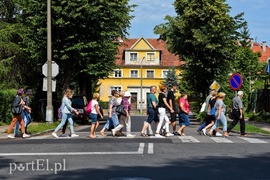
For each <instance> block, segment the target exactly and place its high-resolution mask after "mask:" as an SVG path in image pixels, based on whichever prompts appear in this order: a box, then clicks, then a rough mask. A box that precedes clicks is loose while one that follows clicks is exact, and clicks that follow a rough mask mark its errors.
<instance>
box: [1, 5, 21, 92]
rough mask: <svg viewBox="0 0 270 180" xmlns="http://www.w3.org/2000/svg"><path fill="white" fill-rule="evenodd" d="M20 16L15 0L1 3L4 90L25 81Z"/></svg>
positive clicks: (15, 86)
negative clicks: (20, 44)
mask: <svg viewBox="0 0 270 180" xmlns="http://www.w3.org/2000/svg"><path fill="white" fill-rule="evenodd" d="M19 16H20V9H19V8H18V6H17V5H16V3H15V2H14V1H13V0H1V1H0V81H1V84H0V86H1V88H3V89H6V88H17V87H18V86H19V85H23V84H24V81H25V80H24V79H23V76H22V74H23V72H24V68H22V64H23V61H24V59H25V58H24V54H23V52H22V51H21V49H20V46H19V43H20V42H22V36H21V34H20V29H22V28H21V24H20V21H19V20H20V19H19Z"/></svg>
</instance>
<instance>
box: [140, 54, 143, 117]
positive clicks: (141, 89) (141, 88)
mask: <svg viewBox="0 0 270 180" xmlns="http://www.w3.org/2000/svg"><path fill="white" fill-rule="evenodd" d="M143 60H144V57H143V58H142V60H141V98H140V99H141V100H140V101H141V108H140V113H141V114H142V62H143Z"/></svg>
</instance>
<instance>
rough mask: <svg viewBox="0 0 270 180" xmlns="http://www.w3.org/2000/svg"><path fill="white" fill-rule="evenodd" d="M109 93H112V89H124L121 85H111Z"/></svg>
mask: <svg viewBox="0 0 270 180" xmlns="http://www.w3.org/2000/svg"><path fill="white" fill-rule="evenodd" d="M110 90H111V91H110V92H109V94H110V95H111V92H112V90H117V91H118V92H119V93H120V92H121V91H122V87H121V86H111V88H110Z"/></svg>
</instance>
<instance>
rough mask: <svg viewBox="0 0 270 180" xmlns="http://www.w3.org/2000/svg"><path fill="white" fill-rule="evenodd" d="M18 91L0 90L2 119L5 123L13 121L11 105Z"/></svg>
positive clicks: (0, 119)
mask: <svg viewBox="0 0 270 180" xmlns="http://www.w3.org/2000/svg"><path fill="white" fill-rule="evenodd" d="M16 93H17V90H16V89H8V90H0V102H1V103H0V121H1V122H3V123H9V122H10V121H11V118H12V113H11V107H12V104H13V100H14V98H15V95H16Z"/></svg>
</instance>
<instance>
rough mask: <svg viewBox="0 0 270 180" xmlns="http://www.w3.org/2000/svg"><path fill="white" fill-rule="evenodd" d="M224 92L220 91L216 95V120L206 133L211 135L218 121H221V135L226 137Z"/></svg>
mask: <svg viewBox="0 0 270 180" xmlns="http://www.w3.org/2000/svg"><path fill="white" fill-rule="evenodd" d="M225 96H226V94H225V93H224V92H220V93H218V95H217V101H216V104H215V107H216V114H215V115H216V122H215V124H214V125H213V126H212V128H211V130H210V131H209V133H208V135H209V136H212V134H213V131H214V130H215V129H216V128H217V127H218V126H219V123H220V122H221V123H222V124H223V136H224V137H228V136H229V135H228V132H227V119H226V116H225V112H226V105H225V104H224V102H223V100H224V99H225Z"/></svg>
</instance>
